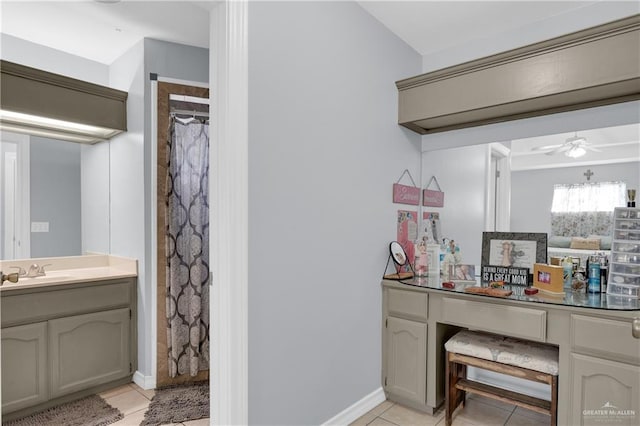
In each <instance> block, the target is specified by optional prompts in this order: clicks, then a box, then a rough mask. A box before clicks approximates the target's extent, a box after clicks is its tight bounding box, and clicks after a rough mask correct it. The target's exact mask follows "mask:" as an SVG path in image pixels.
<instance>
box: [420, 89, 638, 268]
mask: <svg viewBox="0 0 640 426" xmlns="http://www.w3.org/2000/svg"><path fill="white" fill-rule="evenodd" d="M638 111H640V103H639V102H637V101H636V102H628V103H627V104H619V105H613V106H608V107H600V108H594V109H592V110H583V111H577V112H572V113H563V114H557V115H554V116H547V117H537V118H536V119H528V120H521V121H520V122H517V121H516V122H513V123H509V124H507V125H505V124H502V125H495V126H492V127H491V126H484V127H479V128H475V129H474V128H471V129H465V130H464V131H462V132H459V133H457V134H456V133H455V132H449V133H450V134H449V135H445V134H442V135H440V136H438V137H437V138H436V139H434V140H433V142H434V145H436V148H434V149H431V148H430V142H431V141H430V140H429V139H427V137H425V140H424V141H423V152H422V186H423V187H424V186H425V185H426V183H427V182H428V181H429V179H430V178H431V176H436V177H437V179H438V182H439V183H440V185H441V187H442V190H443V191H445V205H444V207H442V208H435V207H423V208H422V209H423V211H429V212H439V214H440V222H441V229H442V236H443V237H446V238H449V239H454V240H455V241H456V242H457V243H458V245H459V247H460V249H461V253H462V261H463V263H468V264H475V265H479V264H480V255H481V245H482V242H481V239H482V232H483V231H511V232H544V233H547V234H549V236H550V237H551V236H553V234H554V232H553V231H552V228H554V227H555V228H554V229H555V230H556V231H557V223H555V222H554V224H553V225H554V226H552V214H551V206H552V198H553V194H554V186H555V185H560V184H589V185H591V186H597V185H599V184H601V183H603V182H623V183H624V184H625V185H626V188H629V189H632V188H633V189H639V188H640V124H639V123H638V118H639V117H640V116H639V115H638ZM474 138H475V139H476V140H475V141H474ZM478 142H480V143H478ZM447 143H448V144H450V145H455V144H456V143H458V144H460V145H464V146H455V147H449V148H443V147H442V145H446V144H447ZM437 145H439V146H437ZM583 151H584V152H583ZM623 202H624V203H626V199H625V200H624V201H623ZM639 205H640V204H639ZM554 217H555V216H554ZM554 220H555V219H554ZM580 220H583V219H580ZM584 220H590V218H589V217H587V218H586V219H584ZM567 227H568V228H567ZM565 228H567V229H568V231H571V232H575V233H576V236H579V235H578V234H580V233H581V232H582V231H583V229H578V226H577V225H576V224H575V223H570V224H565ZM573 228H575V230H574V229H573ZM593 228H594V229H596V230H594V231H593V233H594V234H597V233H598V232H597V227H595V226H594V227H593ZM585 232H587V231H585ZM607 232H609V231H607ZM558 240H559V239H558ZM554 244H555V243H554ZM550 246H551V241H550ZM567 247H569V246H568V245H567ZM602 248H603V249H606V247H605V246H604V245H603V247H602Z"/></svg>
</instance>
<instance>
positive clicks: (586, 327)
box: [571, 315, 640, 364]
mask: <svg viewBox="0 0 640 426" xmlns="http://www.w3.org/2000/svg"><path fill="white" fill-rule="evenodd" d="M571 344H572V346H573V350H574V351H575V352H584V353H591V354H596V355H604V356H606V357H607V358H611V359H619V360H621V361H627V362H632V363H634V364H640V339H636V338H634V337H633V336H632V335H631V321H618V320H610V319H602V318H595V317H588V316H583V315H571Z"/></svg>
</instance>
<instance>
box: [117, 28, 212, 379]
mask: <svg viewBox="0 0 640 426" xmlns="http://www.w3.org/2000/svg"><path fill="white" fill-rule="evenodd" d="M149 73H156V74H158V76H159V77H165V78H174V79H179V80H186V81H195V82H201V83H207V82H208V81H209V50H208V49H202V48H199V47H193V46H186V45H184V44H177V43H169V42H164V41H159V40H153V39H145V40H144V73H143V79H144V99H143V98H142V92H140V93H139V96H140V102H139V103H138V104H137V106H138V108H139V112H142V111H144V117H145V119H144V128H143V129H144V151H143V152H142V151H140V154H144V170H145V172H144V174H142V173H141V171H140V173H138V174H136V178H137V179H144V188H145V190H144V195H143V196H142V197H141V198H140V199H139V200H138V202H139V203H142V202H144V207H143V206H142V204H140V207H139V209H140V210H138V211H139V212H140V213H141V215H140V216H139V219H140V220H141V222H137V223H139V225H140V229H144V235H145V237H144V239H142V240H139V241H138V243H139V244H144V256H139V257H138V258H139V259H140V260H141V262H140V263H139V264H138V270H139V272H140V273H141V274H142V276H143V277H144V282H143V283H141V284H140V293H141V302H140V304H139V309H142V312H143V315H144V316H143V318H142V319H141V323H140V325H139V327H144V329H145V334H144V339H142V341H140V342H139V347H140V346H142V345H146V348H145V357H144V360H143V361H144V365H143V366H142V368H139V370H140V371H141V372H142V374H144V375H146V376H149V375H153V376H154V377H155V371H151V361H152V360H151V349H150V348H151V347H152V346H153V345H156V344H157V343H156V342H154V341H151V339H150V337H151V336H150V333H151V327H152V324H153V321H154V320H155V319H154V318H152V317H151V315H150V314H151V312H150V310H151V307H150V304H151V303H156V301H155V300H151V289H152V286H154V285H155V282H152V280H151V258H152V257H153V256H155V255H156V248H155V247H152V246H151V233H152V232H156V231H155V230H153V229H151V207H152V206H151V169H152V167H154V166H153V165H152V164H151V144H152V140H151V80H150V79H149ZM141 119H142V117H141ZM141 130H142V128H141ZM140 166H141V167H142V164H140ZM122 182H123V183H125V180H123V181H122ZM139 182H140V183H142V181H139ZM124 207H125V206H124V205H123V208H124ZM142 212H144V213H143V214H142ZM123 247H126V240H123ZM157 332H158V333H166V330H158V331H157ZM212 356H215V355H212Z"/></svg>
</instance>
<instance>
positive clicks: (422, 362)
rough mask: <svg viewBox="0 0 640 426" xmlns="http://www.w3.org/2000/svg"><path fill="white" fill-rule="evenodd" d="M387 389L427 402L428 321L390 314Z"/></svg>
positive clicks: (386, 340) (387, 342)
mask: <svg viewBox="0 0 640 426" xmlns="http://www.w3.org/2000/svg"><path fill="white" fill-rule="evenodd" d="M385 345H386V347H385V349H386V351H387V353H386V358H385V359H386V366H385V367H386V368H385V373H386V376H385V390H386V391H387V392H390V393H393V394H395V395H398V396H402V397H404V398H408V399H410V400H412V401H415V402H419V403H420V404H424V403H425V401H426V384H427V324H424V323H420V322H415V321H409V320H405V319H402V318H395V317H388V318H387V322H386V332H385Z"/></svg>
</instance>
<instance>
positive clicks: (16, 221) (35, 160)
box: [0, 132, 109, 260]
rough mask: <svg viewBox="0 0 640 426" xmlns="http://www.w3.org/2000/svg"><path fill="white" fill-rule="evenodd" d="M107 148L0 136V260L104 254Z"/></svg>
mask: <svg viewBox="0 0 640 426" xmlns="http://www.w3.org/2000/svg"><path fill="white" fill-rule="evenodd" d="M108 147H109V145H108V143H107V142H104V143H99V144H95V145H81V144H77V143H72V142H67V141H62V140H56V139H49V138H44V137H38V136H33V135H31V136H30V135H22V134H15V133H10V132H0V187H1V188H2V196H0V259H2V260H10V259H25V258H36V257H58V256H75V255H81V254H83V253H87V252H89V251H91V252H100V253H108V252H109V244H108V235H109V229H108V226H109V220H108V212H109V201H108V192H109V190H108V185H109V180H108V176H109V175H108V172H109V149H108Z"/></svg>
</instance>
